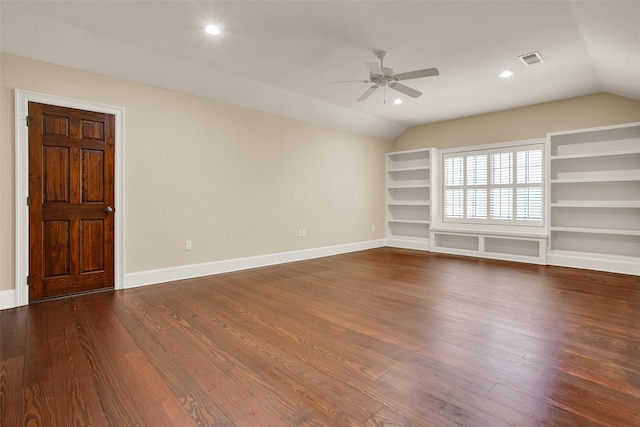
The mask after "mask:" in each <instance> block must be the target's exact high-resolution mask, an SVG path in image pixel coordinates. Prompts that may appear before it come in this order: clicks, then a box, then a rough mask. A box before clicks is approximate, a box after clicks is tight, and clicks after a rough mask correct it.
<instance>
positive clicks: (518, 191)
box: [443, 144, 544, 225]
mask: <svg viewBox="0 0 640 427" xmlns="http://www.w3.org/2000/svg"><path fill="white" fill-rule="evenodd" d="M542 147H543V146H542V144H537V145H527V146H515V147H514V146H511V147H505V148H501V149H489V150H478V151H475V152H469V151H468V152H464V153H451V154H445V155H444V158H443V163H444V170H443V175H444V176H443V178H444V179H443V181H444V191H443V195H444V196H443V219H444V221H445V222H446V221H452V222H477V223H483V222H486V223H492V224H512V225H514V224H516V225H517V224H522V225H542V220H543V217H542V216H543V211H544V206H543V190H542V189H543V179H542V177H543V170H542V162H543V151H542Z"/></svg>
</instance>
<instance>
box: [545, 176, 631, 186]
mask: <svg viewBox="0 0 640 427" xmlns="http://www.w3.org/2000/svg"><path fill="white" fill-rule="evenodd" d="M625 181H640V174H637V175H635V174H634V175H626V176H616V175H614V174H612V175H611V176H595V177H584V178H560V179H551V180H550V181H549V182H550V183H551V184H579V183H589V182H625Z"/></svg>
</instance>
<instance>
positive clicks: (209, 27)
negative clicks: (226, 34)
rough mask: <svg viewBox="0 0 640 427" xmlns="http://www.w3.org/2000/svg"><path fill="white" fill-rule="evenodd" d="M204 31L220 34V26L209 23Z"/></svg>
mask: <svg viewBox="0 0 640 427" xmlns="http://www.w3.org/2000/svg"><path fill="white" fill-rule="evenodd" d="M205 31H206V32H207V33H209V34H213V35H216V34H220V27H218V26H217V25H213V24H209V25H207V27H206V28H205Z"/></svg>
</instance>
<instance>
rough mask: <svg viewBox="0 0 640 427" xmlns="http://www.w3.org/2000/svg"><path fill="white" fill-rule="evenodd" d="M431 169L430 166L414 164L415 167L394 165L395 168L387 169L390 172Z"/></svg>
mask: <svg viewBox="0 0 640 427" xmlns="http://www.w3.org/2000/svg"><path fill="white" fill-rule="evenodd" d="M429 169H430V168H429V167H428V166H413V167H406V168H399V167H394V168H389V169H387V171H388V172H411V171H426V170H429Z"/></svg>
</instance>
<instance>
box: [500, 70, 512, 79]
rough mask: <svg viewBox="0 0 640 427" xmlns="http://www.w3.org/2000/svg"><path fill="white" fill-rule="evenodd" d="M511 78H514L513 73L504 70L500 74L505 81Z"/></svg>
mask: <svg viewBox="0 0 640 427" xmlns="http://www.w3.org/2000/svg"><path fill="white" fill-rule="evenodd" d="M511 76H513V71H509V70H504V71H503V72H501V73H500V77H502V78H503V79H508V78H509V77H511Z"/></svg>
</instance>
